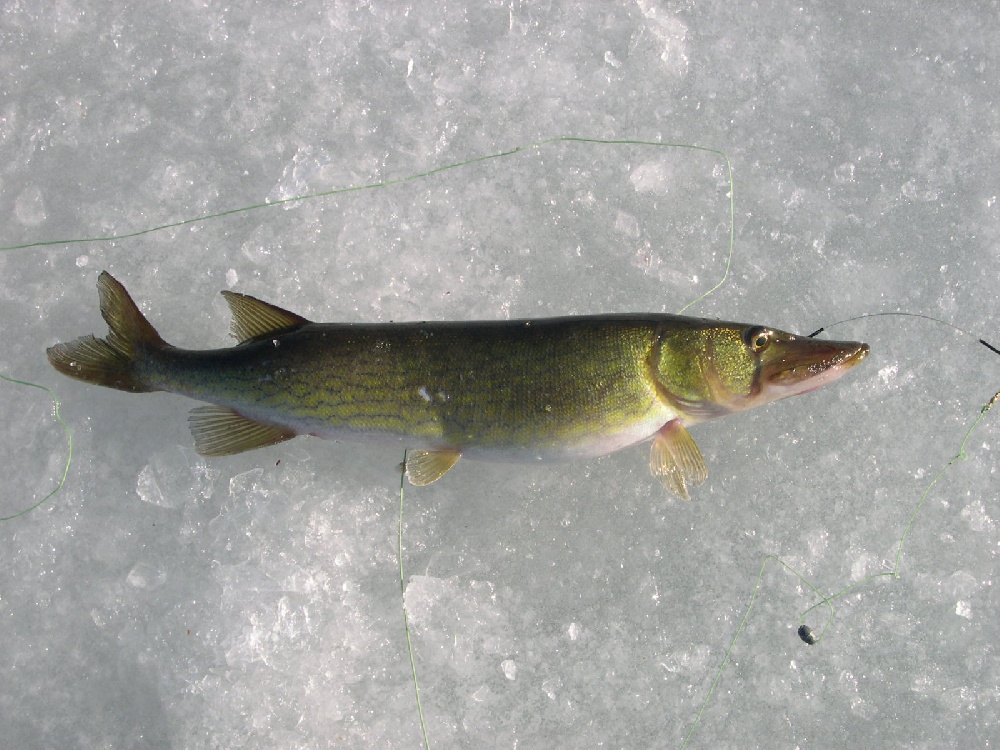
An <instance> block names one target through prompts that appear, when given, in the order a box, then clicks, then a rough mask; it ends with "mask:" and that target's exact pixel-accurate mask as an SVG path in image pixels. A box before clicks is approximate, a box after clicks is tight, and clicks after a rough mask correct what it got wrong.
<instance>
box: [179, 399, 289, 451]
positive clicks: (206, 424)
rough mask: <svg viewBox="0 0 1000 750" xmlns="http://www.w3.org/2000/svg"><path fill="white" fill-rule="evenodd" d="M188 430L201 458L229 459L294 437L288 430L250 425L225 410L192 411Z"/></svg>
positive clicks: (214, 407) (248, 421)
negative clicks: (235, 454) (222, 457)
mask: <svg viewBox="0 0 1000 750" xmlns="http://www.w3.org/2000/svg"><path fill="white" fill-rule="evenodd" d="M188 427H190V428H191V434H192V435H193V436H194V448H195V450H196V451H198V453H199V454H201V455H202V456H231V455H233V454H234V453H243V451H250V450H253V449H254V448H263V447H265V446H268V445H274V444H276V443H280V442H282V441H283V440H290V439H292V438H293V437H295V433H294V432H292V431H291V430H289V429H286V428H284V427H275V426H274V425H269V424H261V423H260V422H254V421H253V420H251V419H247V418H246V417H244V416H243V415H242V414H238V413H237V412H235V411H233V410H232V409H229V408H227V407H225V406H199V407H198V408H197V409H192V410H191V415H190V416H189V417H188Z"/></svg>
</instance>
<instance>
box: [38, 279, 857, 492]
mask: <svg viewBox="0 0 1000 750" xmlns="http://www.w3.org/2000/svg"><path fill="white" fill-rule="evenodd" d="M97 288H98V295H99V298H100V310H101V315H102V316H103V318H104V320H105V321H106V322H107V325H108V330H109V332H108V334H107V336H105V337H104V338H96V337H95V336H93V335H90V336H83V337H81V338H78V339H76V340H74V341H70V342H67V343H60V344H56V345H55V346H52V347H51V348H49V349H48V350H47V354H48V360H49V362H50V363H51V364H52V366H53V367H54V368H55V369H56V370H58V371H59V372H61V373H62V374H64V375H67V376H69V377H71V378H75V379H76V380H81V381H84V382H86V383H91V384H95V385H99V386H105V387H108V388H115V389H118V390H121V391H127V392H131V393H147V392H152V391H167V392H170V393H176V394H180V395H183V396H187V397H189V398H192V399H195V400H198V401H202V402H205V404H206V405H204V406H199V407H197V408H195V409H193V410H192V412H191V414H190V417H189V427H190V430H191V433H192V435H193V437H194V443H195V449H196V450H197V452H198V453H199V454H201V455H203V456H208V457H215V456H226V455H232V454H237V453H242V452H244V451H249V450H253V449H256V448H263V447H266V446H271V445H275V444H277V443H281V442H283V441H285V440H289V439H291V438H293V437H295V436H297V435H314V436H318V437H321V438H327V439H334V440H347V439H366V440H374V441H382V442H395V443H396V444H402V445H403V446H404V447H405V448H406V449H407V452H406V454H405V456H406V459H405V466H404V469H405V472H406V475H407V477H408V478H409V481H410V482H411V483H412V484H414V485H417V486H425V485H428V484H431V483H432V482H434V481H436V480H438V479H440V478H441V477H442V476H444V475H445V474H446V473H447V472H448V471H449V470H450V469H451V468H452V467H453V466H455V464H456V463H457V462H458V460H459V458H461V457H466V458H469V459H492V460H501V461H512V462H538V461H557V460H570V459H587V458H594V457H597V456H602V455H605V454H609V453H613V452H615V451H618V450H621V449H623V448H627V447H629V446H632V445H636V444H639V443H643V442H645V441H650V440H651V441H652V445H651V448H650V458H649V467H650V471H651V473H652V475H653V476H655V477H657V478H658V479H659V480H661V481H662V483H663V484H664V485H665V486H666V487H667V489H668V490H669V491H670V492H672V493H673V494H674V495H676V496H677V497H680V498H683V499H688V498H690V492H691V489H692V488H693V487H696V486H698V485H700V484H702V483H703V482H704V481H705V480H706V478H707V477H708V469H707V468H706V465H705V459H704V457H703V456H702V454H701V451H700V450H699V448H698V445H697V444H696V443H695V441H694V439H693V438H692V437H691V434H690V432H689V431H688V427H690V426H691V425H695V424H698V423H699V422H704V421H706V420H710V419H716V418H719V417H722V416H725V415H728V414H732V413H735V412H740V411H745V410H747V409H752V408H754V407H757V406H761V405H763V404H767V403H770V402H772V401H776V400H778V399H783V398H787V397H789V396H795V395H798V394H803V393H808V392H809V391H812V390H815V389H816V388H819V387H821V386H823V385H826V384H828V383H831V382H833V381H835V380H837V379H838V378H840V377H841V376H842V375H844V373H846V372H847V371H849V370H851V369H852V368H854V367H855V366H857V365H858V364H859V363H860V362H861V361H862V360H864V359H865V357H866V356H867V355H868V351H869V347H868V345H867V344H864V343H860V342H856V341H827V340H819V339H815V338H810V337H802V336H795V335H793V334H791V333H787V332H785V331H782V330H779V329H777V328H770V327H767V326H762V325H749V324H744V323H733V322H726V321H717V320H709V319H703V318H691V317H684V316H678V315H669V314H640V313H627V314H605V315H579V316H568V317H556V318H539V319H526V320H488V321H466V322H451V321H439V322H411V323H314V322H312V321H310V320H307V319H306V318H304V317H302V316H300V315H297V314H295V313H293V312H289V311H288V310H284V309H282V308H280V307H277V306H275V305H272V304H269V303H267V302H264V301H262V300H259V299H256V298H255V297H251V296H248V295H246V294H240V293H238V292H232V291H223V292H222V294H223V295H224V296H225V299H226V302H227V303H228V304H229V308H230V311H231V314H232V325H231V333H232V335H233V336H234V337H235V338H236V339H237V341H238V343H237V344H236V345H235V346H233V347H229V348H223V349H210V350H192V349H181V348H178V347H175V346H172V345H170V344H168V343H167V342H166V341H164V340H163V339H162V338H161V337H160V335H159V333H157V331H156V329H155V328H154V327H153V326H152V324H150V322H149V321H148V320H147V319H146V317H145V316H144V315H143V314H142V312H141V311H140V310H139V308H138V307H137V306H136V304H135V302H134V301H133V300H132V298H131V297H130V296H129V294H128V292H127V291H126V290H125V287H124V286H122V284H121V283H120V282H118V281H117V280H116V279H115V278H114V277H112V276H111V274H109V273H107V272H106V271H105V272H102V273H101V274H100V277H99V278H98V282H97Z"/></svg>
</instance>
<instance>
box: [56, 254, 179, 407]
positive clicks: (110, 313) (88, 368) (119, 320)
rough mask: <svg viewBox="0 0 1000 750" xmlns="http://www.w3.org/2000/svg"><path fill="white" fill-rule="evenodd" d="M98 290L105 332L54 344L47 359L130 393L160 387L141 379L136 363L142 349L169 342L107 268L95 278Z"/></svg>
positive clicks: (77, 374)
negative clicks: (96, 336)
mask: <svg viewBox="0 0 1000 750" xmlns="http://www.w3.org/2000/svg"><path fill="white" fill-rule="evenodd" d="M97 292H98V295H99V296H100V299H101V315H103V316H104V320H106V321H107V323H108V329H109V332H108V335H107V336H106V337H105V338H103V339H98V338H94V337H93V336H83V337H81V338H78V339H76V341H70V342H67V343H65V344H56V345H55V346H53V347H52V348H51V349H49V350H48V352H47V354H48V355H49V362H50V363H51V364H52V366H53V367H54V368H56V369H57V370H59V372H61V373H62V374H63V375H68V376H69V377H71V378H76V379H77V380H83V381H84V382H86V383H93V384H94V385H103V386H105V387H107V388H117V389H118V390H120V391H131V392H133V393H142V392H145V391H156V390H159V389H158V388H155V387H152V386H150V385H147V384H146V383H144V382H142V380H141V378H140V377H139V376H138V375H137V373H136V366H135V365H136V360H137V359H138V358H139V357H141V356H142V352H143V351H144V350H148V349H157V348H162V347H166V346H168V344H167V343H166V342H165V341H164V340H163V339H162V338H160V334H158V333H157V332H156V329H155V328H153V326H151V325H150V323H149V321H148V320H146V318H145V317H143V315H142V313H141V312H140V311H139V308H138V307H136V304H135V302H133V301H132V298H131V297H129V295H128V292H126V291H125V287H123V286H122V285H121V284H120V283H118V281H117V280H116V279H115V278H114V277H113V276H112V275H111V274H109V273H108V272H107V271H102V272H101V275H100V277H99V278H98V279H97Z"/></svg>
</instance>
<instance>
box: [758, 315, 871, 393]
mask: <svg viewBox="0 0 1000 750" xmlns="http://www.w3.org/2000/svg"><path fill="white" fill-rule="evenodd" d="M775 333H776V335H775V337H774V340H773V341H772V343H771V345H770V346H769V347H768V350H767V351H766V352H764V353H763V355H762V356H761V362H760V370H759V372H758V376H757V382H758V389H759V390H758V394H757V396H756V399H755V401H756V403H753V404H751V405H750V406H758V405H760V404H765V403H770V402H771V401H777V400H779V399H783V398H788V397H789V396H798V395H800V394H803V393H809V392H810V391H814V390H816V389H817V388H821V387H822V386H824V385H827V384H829V383H832V382H833V381H835V380H838V379H839V378H841V377H842V376H843V375H844V374H846V373H847V372H848V371H849V370H852V369H854V368H855V367H856V366H857V365H859V364H861V362H862V361H863V360H864V359H865V357H867V356H868V351H869V349H868V344H863V343H861V342H858V341H825V340H823V339H811V338H803V337H798V336H792V335H791V334H785V333H779V332H775ZM748 408H749V407H748Z"/></svg>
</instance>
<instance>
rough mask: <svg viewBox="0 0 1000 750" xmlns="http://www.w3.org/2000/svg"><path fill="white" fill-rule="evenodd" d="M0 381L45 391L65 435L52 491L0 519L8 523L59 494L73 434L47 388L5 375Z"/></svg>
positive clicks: (71, 446) (71, 456)
mask: <svg viewBox="0 0 1000 750" xmlns="http://www.w3.org/2000/svg"><path fill="white" fill-rule="evenodd" d="M0 380H5V381H6V382H8V383H13V384H14V385H23V386H26V387H28V388H38V389H39V390H41V391H45V392H46V393H47V394H49V396H50V397H51V398H52V413H53V414H54V415H55V418H56V422H58V423H59V424H60V425H61V426H62V428H63V432H65V433H66V464H65V465H64V466H63V470H62V476H61V477H59V481H58V482H57V483H56V486H55V487H54V488H53V489H52V491H51V492H49V494H47V495H46V496H45V497H43V498H42V499H41V500H39V501H38V502H36V503H35V504H34V505H29V506H28V507H27V508H24V509H23V510H19V511H18V512H17V513H13V514H11V515H9V516H2V517H0V521H10V520H12V519H14V518H20V517H21V516H23V515H25V514H26V513H30V512H31V511H33V510H34V509H35V508H37V507H39V506H40V505H42V504H43V503H45V502H46V501H47V500H48V499H49V498H51V497H52V496H53V495H55V494H56V493H57V492H59V490H61V489H62V488H63V485H64V484H66V477H67V475H68V474H69V467H70V464H72V463H73V432H72V430H70V428H69V425H68V424H66V422H64V421H63V418H62V416H61V415H60V414H59V399H58V398H56V394H55V393H53V392H52V391H51V390H49V389H48V388H46V387H45V386H44V385H38V384H37V383H29V382H28V381H27V380H17V379H16V378H9V377H7V376H6V375H0Z"/></svg>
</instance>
